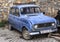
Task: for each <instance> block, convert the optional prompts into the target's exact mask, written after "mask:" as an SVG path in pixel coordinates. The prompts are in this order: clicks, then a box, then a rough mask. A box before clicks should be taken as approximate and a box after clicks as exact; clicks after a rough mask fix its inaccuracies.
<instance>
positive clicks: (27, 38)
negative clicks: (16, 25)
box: [22, 29, 32, 40]
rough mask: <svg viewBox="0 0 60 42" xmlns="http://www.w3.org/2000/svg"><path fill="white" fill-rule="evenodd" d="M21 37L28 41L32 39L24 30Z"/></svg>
mask: <svg viewBox="0 0 60 42" xmlns="http://www.w3.org/2000/svg"><path fill="white" fill-rule="evenodd" d="M22 36H23V38H24V39H26V40H30V39H31V38H32V37H31V36H30V35H29V31H28V30H26V29H23V32H22Z"/></svg>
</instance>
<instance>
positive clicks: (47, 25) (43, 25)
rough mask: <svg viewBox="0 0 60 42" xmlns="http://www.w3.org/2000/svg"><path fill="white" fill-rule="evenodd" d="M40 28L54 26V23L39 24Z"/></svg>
mask: <svg viewBox="0 0 60 42" xmlns="http://www.w3.org/2000/svg"><path fill="white" fill-rule="evenodd" d="M37 25H38V28H41V27H49V26H52V23H44V24H37Z"/></svg>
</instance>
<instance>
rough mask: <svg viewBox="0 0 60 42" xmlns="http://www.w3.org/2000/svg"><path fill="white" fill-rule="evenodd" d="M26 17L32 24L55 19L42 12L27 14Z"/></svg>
mask: <svg viewBox="0 0 60 42" xmlns="http://www.w3.org/2000/svg"><path fill="white" fill-rule="evenodd" d="M27 19H28V20H30V21H31V23H32V24H40V23H48V22H55V19H54V18H52V17H49V16H45V15H43V14H40V15H27Z"/></svg>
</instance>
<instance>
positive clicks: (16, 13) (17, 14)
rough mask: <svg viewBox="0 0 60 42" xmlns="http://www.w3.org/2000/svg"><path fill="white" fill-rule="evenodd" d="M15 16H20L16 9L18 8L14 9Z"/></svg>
mask: <svg viewBox="0 0 60 42" xmlns="http://www.w3.org/2000/svg"><path fill="white" fill-rule="evenodd" d="M15 15H16V16H19V15H20V14H19V9H18V8H16V9H15Z"/></svg>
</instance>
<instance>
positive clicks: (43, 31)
mask: <svg viewBox="0 0 60 42" xmlns="http://www.w3.org/2000/svg"><path fill="white" fill-rule="evenodd" d="M40 32H41V33H42V34H43V33H49V32H52V30H42V31H40Z"/></svg>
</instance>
